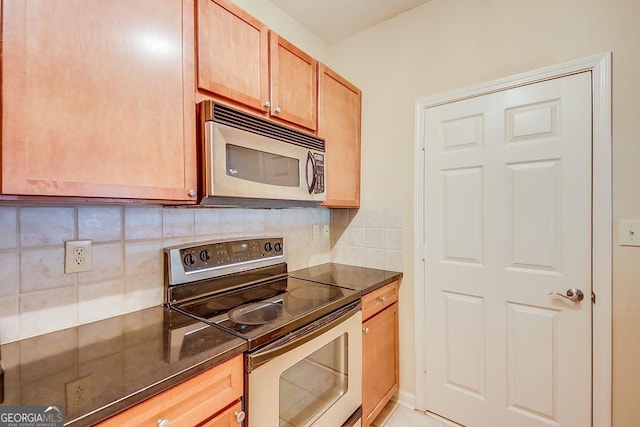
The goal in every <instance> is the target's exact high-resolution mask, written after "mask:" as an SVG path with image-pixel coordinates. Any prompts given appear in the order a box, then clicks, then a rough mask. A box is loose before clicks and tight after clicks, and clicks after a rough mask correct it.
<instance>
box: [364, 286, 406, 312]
mask: <svg viewBox="0 0 640 427" xmlns="http://www.w3.org/2000/svg"><path fill="white" fill-rule="evenodd" d="M398 287H399V282H398V281H397V280H396V281H395V282H391V283H389V284H388V285H384V286H383V287H381V288H379V289H376V290H375V291H373V292H370V293H368V294H366V295H364V296H363V297H362V320H367V319H368V318H370V317H371V316H373V315H374V314H376V313H379V312H381V311H382V310H384V309H385V308H387V307H389V306H390V305H391V304H395V303H396V302H398Z"/></svg>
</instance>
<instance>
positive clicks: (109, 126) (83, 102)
mask: <svg viewBox="0 0 640 427" xmlns="http://www.w3.org/2000/svg"><path fill="white" fill-rule="evenodd" d="M2 7H3V16H2V166H1V168H2V181H1V185H2V189H1V192H2V194H4V195H27V196H30V195H36V196H77V197H99V198H117V199H120V198H124V199H127V198H135V199H153V200H169V201H190V200H192V201H195V197H190V196H189V195H188V194H189V190H192V189H195V188H196V184H197V171H196V167H197V162H196V143H195V109H194V99H195V97H194V94H193V90H192V88H193V87H194V82H193V73H194V71H193V57H192V55H193V4H192V3H191V2H190V1H189V0H186V1H184V2H183V1H182V0H165V1H163V3H162V7H159V6H158V2H157V1H156V0H136V1H128V0H114V1H95V0H94V1H81V0H75V1H73V0H46V1H37V0H4V1H3V2H2ZM187 88H188V90H187Z"/></svg>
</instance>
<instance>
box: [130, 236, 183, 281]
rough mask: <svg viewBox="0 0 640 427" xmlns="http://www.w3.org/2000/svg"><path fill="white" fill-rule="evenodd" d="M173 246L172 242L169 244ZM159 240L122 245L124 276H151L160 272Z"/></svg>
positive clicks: (160, 251) (161, 246)
mask: <svg viewBox="0 0 640 427" xmlns="http://www.w3.org/2000/svg"><path fill="white" fill-rule="evenodd" d="M171 245H173V242H172V243H171ZM162 248H163V244H162V241H161V240H154V241H147V242H132V243H128V242H127V243H125V245H124V272H125V275H126V276H128V277H129V276H135V275H139V274H151V273H157V272H161V271H162V262H163V261H162V256H163V255H162Z"/></svg>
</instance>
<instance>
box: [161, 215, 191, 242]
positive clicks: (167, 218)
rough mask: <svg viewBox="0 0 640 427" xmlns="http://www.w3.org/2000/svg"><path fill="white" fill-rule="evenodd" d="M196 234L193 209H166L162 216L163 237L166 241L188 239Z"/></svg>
mask: <svg viewBox="0 0 640 427" xmlns="http://www.w3.org/2000/svg"><path fill="white" fill-rule="evenodd" d="M194 234H195V211H194V210H193V209H178V208H174V209H165V210H164V212H163V215H162V236H163V237H164V238H165V239H170V238H174V237H187V236H193V235H194Z"/></svg>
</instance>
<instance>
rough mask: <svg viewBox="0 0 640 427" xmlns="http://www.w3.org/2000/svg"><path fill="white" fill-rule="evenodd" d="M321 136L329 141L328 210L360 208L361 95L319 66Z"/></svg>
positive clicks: (327, 163)
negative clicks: (333, 208)
mask: <svg viewBox="0 0 640 427" xmlns="http://www.w3.org/2000/svg"><path fill="white" fill-rule="evenodd" d="M318 76H319V77H318V80H319V84H318V93H319V95H318V136H319V137H321V138H324V139H325V141H326V151H327V152H326V159H325V173H326V188H327V201H326V202H325V203H324V205H325V206H328V207H336V208H357V207H359V206H360V123H361V105H362V92H361V91H360V89H358V88H357V87H355V86H354V85H352V84H351V83H349V82H348V81H347V80H345V79H344V78H342V77H341V76H340V75H338V74H337V73H336V72H334V71H332V70H331V69H330V68H328V67H326V66H325V65H324V64H320V66H319V71H318Z"/></svg>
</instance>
